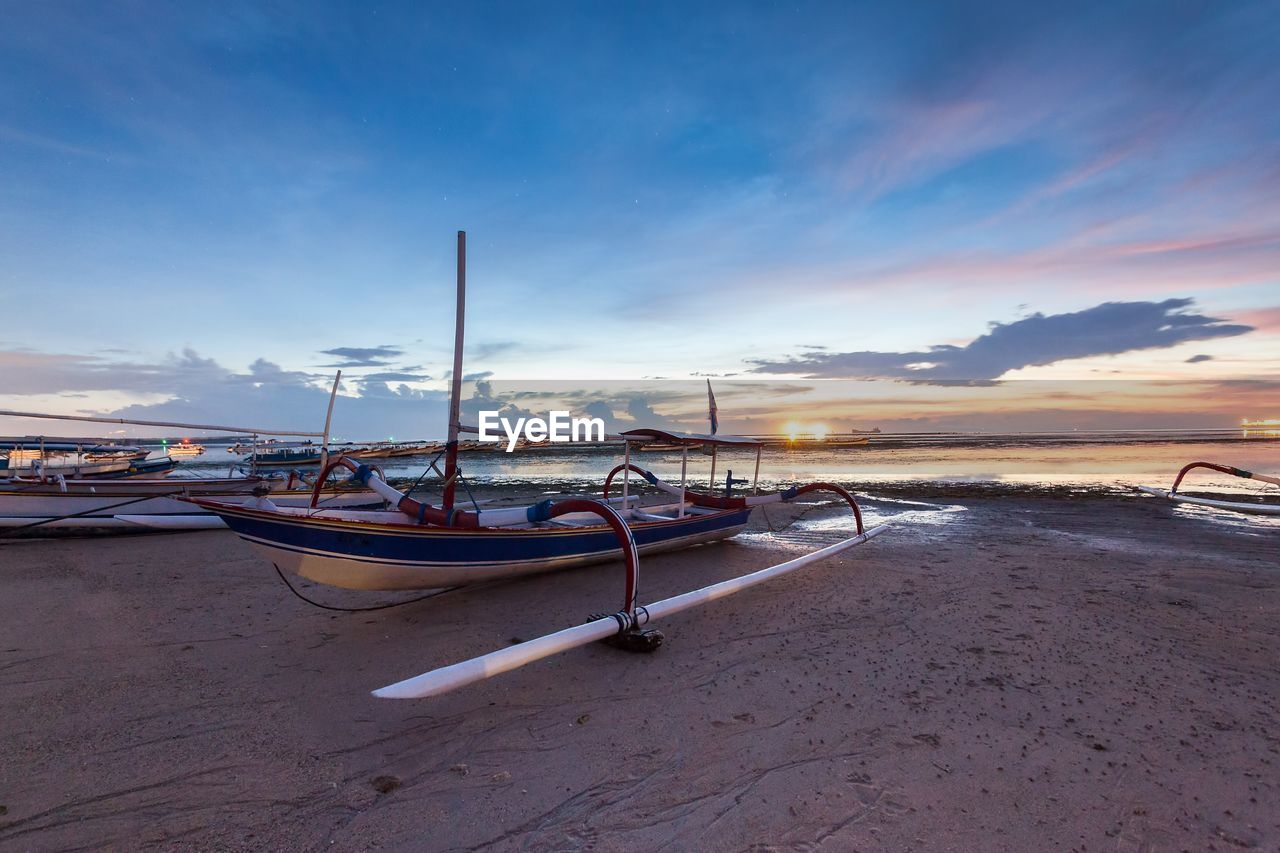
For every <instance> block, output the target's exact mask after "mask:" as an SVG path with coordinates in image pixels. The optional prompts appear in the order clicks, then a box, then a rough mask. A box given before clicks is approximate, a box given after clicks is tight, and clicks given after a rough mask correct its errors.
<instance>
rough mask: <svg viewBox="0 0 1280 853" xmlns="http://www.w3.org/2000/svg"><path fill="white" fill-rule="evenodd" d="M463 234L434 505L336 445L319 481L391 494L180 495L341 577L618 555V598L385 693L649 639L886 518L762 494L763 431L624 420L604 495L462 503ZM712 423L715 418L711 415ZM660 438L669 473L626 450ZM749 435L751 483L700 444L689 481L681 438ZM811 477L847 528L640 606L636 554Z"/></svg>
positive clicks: (370, 579) (419, 580)
mask: <svg viewBox="0 0 1280 853" xmlns="http://www.w3.org/2000/svg"><path fill="white" fill-rule="evenodd" d="M465 245H466V244H465V235H464V234H463V233H462V232H459V234H458V284H457V306H456V308H457V315H456V316H457V321H456V327H455V330H454V361H453V373H452V387H451V393H450V404H449V422H448V431H449V432H448V434H449V440H448V443H447V444H446V454H445V465H444V472H443V473H444V486H443V490H444V495H443V499H442V501H441V504H440V506H432V505H430V504H427V503H424V502H421V501H419V500H417V499H415V498H412V497H410V496H408V495H406V494H404V493H403V492H400V491H398V490H397V489H395V488H394V487H392V486H391V485H389V484H388V483H387V482H386V481H385V480H384V479H383V478H382V477H381V476H380V475H379V474H378V473H377V472H375V471H374V470H373V469H371V468H370V467H369V466H368V465H365V464H363V463H360V462H358V461H356V460H353V459H350V458H348V457H346V456H339V457H337V458H336V459H331V460H330V461H329V463H328V465H327V466H326V467H325V469H324V470H323V471H322V472H321V475H320V477H319V478H318V482H324V481H326V480H327V479H328V477H329V475H330V474H331V473H332V472H333V471H335V470H338V469H340V468H345V469H347V470H348V471H350V473H351V482H352V483H353V484H354V483H358V484H360V485H362V486H365V487H367V488H369V489H371V490H372V491H374V492H375V493H376V494H378V495H379V496H380V497H382V498H383V499H385V500H386V501H387V502H388V504H389V505H390V507H391V508H390V509H388V510H385V511H378V512H364V511H350V510H339V509H335V510H329V509H315V508H293V507H283V506H279V505H278V504H276V503H275V502H274V501H273V500H271V499H270V498H269V497H267V498H263V499H262V500H260V501H257V502H252V503H233V502H230V501H226V500H220V499H217V498H204V497H195V496H193V497H190V498H186V500H188V501H189V502H190V503H192V504H195V505H196V506H199V507H201V508H202V509H205V510H208V511H210V512H213V513H216V514H217V515H219V516H220V517H221V518H222V519H223V520H224V521H225V522H226V523H227V526H228V527H230V528H231V529H232V530H233V531H235V533H237V534H238V535H239V536H240V538H241V539H243V540H245V541H246V542H248V543H249V544H250V545H252V546H253V547H254V548H255V549H256V550H257V551H258V552H259V553H260V554H261V555H262V556H263V558H264V559H265V560H266V561H268V562H270V563H273V564H274V565H275V566H276V567H277V568H278V569H280V570H281V571H285V572H290V573H293V574H296V575H298V576H300V577H304V578H307V579H309V580H312V581H315V582H318V583H323V584H328V585H330V586H336V587H341V588H345V589H362V590H383V589H401V590H402V589H432V588H439V587H450V586H458V585H463V584H473V583H480V582H485V581H492V580H498V579H511V578H516V577H521V576H524V575H531V574H534V573H539V572H550V571H554V570H560V569H566V568H570V567H573V566H583V565H589V564H595V563H602V562H608V561H612V560H618V559H621V560H623V561H624V563H625V565H626V584H625V590H624V592H625V594H624V597H623V606H622V609H621V610H619V611H618V612H617V613H614V614H612V615H609V616H604V617H600V618H593V619H592V620H591V621H590V622H588V623H587V625H584V626H579V628H577V629H567V630H566V631H561V632H558V633H556V634H552V635H549V636H548V637H543V638H541V639H539V640H532V641H529V642H527V643H523V644H520V645H518V646H514V647H512V648H511V649H505V650H502V651H501V652H496V653H494V654H493V655H487V656H484V657H482V658H477V659H475V660H472V661H464V662H462V663H459V664H454V665H452V666H450V667H445V668H444V669H441V670H438V671H434V672H431V673H426V674H424V675H422V676H418V677H415V678H413V679H409V680H407V681H405V682H402V683H399V684H396V685H392V686H390V687H387V688H383V689H382V690H379V691H375V695H377V696H381V697H385V698H418V697H424V696H431V695H436V694H438V693H441V692H444V691H446V690H452V689H454V688H456V687H459V686H462V685H463V684H467V683H470V682H472V681H477V680H479V679H481V678H487V677H489V676H490V675H494V674H497V673H499V672H504V671H506V670H508V669H512V668H514V667H517V666H522V665H524V664H526V663H529V662H531V661H533V660H538V659H540V658H542V657H546V656H548V655H550V654H555V653H557V652H560V651H564V650H565V649H568V648H572V647H574V646H576V645H584V644H585V643H587V642H591V641H593V640H598V639H604V638H606V637H610V636H614V637H615V638H616V639H617V641H618V642H620V643H622V644H625V645H630V646H632V647H634V648H645V647H649V648H651V647H652V646H653V645H654V644H656V642H657V641H660V639H661V635H660V634H658V633H657V632H655V631H653V630H652V629H645V628H644V627H643V626H644V625H645V624H647V623H648V622H649V621H651V620H652V619H655V618H657V617H658V616H659V615H665V614H667V613H674V612H677V611H678V610H683V609H685V608H687V607H690V606H693V605H695V604H702V603H707V602H709V601H712V600H714V599H717V598H720V597H722V596H724V595H728V594H730V593H732V592H737V591H739V590H740V589H746V588H748V587H750V586H753V585H754V584H756V583H760V582H762V581H764V580H767V579H769V578H772V577H776V576H778V575H780V574H785V573H786V572H789V571H793V570H795V569H798V568H800V567H801V566H803V565H807V564H809V563H810V562H812V561H814V560H817V559H822V558H823V557H826V556H830V555H832V554H835V553H839V552H840V551H843V550H845V549H847V548H851V547H853V546H855V545H861V544H862V543H864V542H866V541H868V540H870V539H871V538H872V537H874V536H876V535H878V534H880V533H881V532H883V531H884V530H885V528H884V527H883V526H879V527H875V528H871V529H866V528H864V526H863V522H862V513H861V511H860V509H859V507H858V504H857V501H855V500H854V498H853V496H852V495H850V494H849V493H848V492H847V491H846V490H844V489H843V488H841V487H840V486H838V485H834V484H830V483H812V484H809V485H806V486H796V487H792V488H789V489H786V490H784V491H780V492H773V493H769V494H760V493H759V490H758V481H759V473H760V449H761V445H760V442H759V441H757V440H756V439H753V438H747V437H741V436H718V435H694V434H685V433H673V432H668V431H665V430H657V429H634V430H630V431H628V432H625V433H623V434H622V435H621V436H618V437H617V438H619V439H621V440H622V442H623V448H624V458H623V461H622V463H621V464H619V465H617V466H616V467H615V468H614V469H613V470H612V471H610V472H609V474H608V475H607V476H606V477H605V480H604V495H603V497H602V498H599V499H596V498H587V497H569V498H564V499H554V498H551V499H547V500H543V501H541V502H539V503H536V504H533V505H531V506H522V507H509V508H508V507H504V508H498V509H488V508H483V509H482V508H481V507H480V506H478V505H477V506H474V507H473V508H472V509H470V510H468V509H463V508H461V507H459V506H458V505H457V504H456V500H455V499H456V493H457V486H458V481H459V477H460V474H461V472H460V470H459V467H458V455H459V452H460V451H461V450H463V449H464V446H463V443H462V442H459V440H458V435H459V433H460V432H462V431H464V430H466V431H469V432H474V431H475V430H474V428H471V427H464V426H463V425H462V423H461V422H460V418H459V411H460V406H461V399H462V376H463V370H462V352H463V312H464V308H463V306H464V302H465ZM713 424H714V418H713ZM653 444H665V445H667V446H669V447H672V448H679V449H680V450H681V452H682V454H683V458H682V462H681V478H680V483H679V485H675V484H672V483H667V482H665V481H663V480H661V479H659V478H658V477H657V476H656V475H654V474H653V473H652V472H650V471H647V470H645V469H643V468H640V467H637V466H635V465H633V464H631V448H632V446H633V445H637V446H648V445H653ZM704 445H705V446H710V447H712V448H713V450H715V449H718V448H723V447H736V448H750V449H753V450H755V451H756V468H755V471H756V476H755V483H754V484H753V485H752V486H751V487H750V492H746V491H743V492H739V493H735V492H734V487H735V486H738V485H745V484H746V482H747V480H746V479H745V478H741V479H735V478H733V476H732V472H729V474H728V475H727V476H726V477H725V481H724V488H723V491H721V490H720V487H719V486H717V485H716V476H715V466H716V456H715V455H714V453H713V455H712V457H711V477H710V482H711V483H712V489H711V491H710V492H707V493H702V492H698V491H695V490H694V489H691V488H689V486H688V479H687V473H688V461H689V450H690V449H692V448H698V447H702V446H704ZM619 474H620V475H621V479H622V494H621V496H620V497H618V498H614V499H611V498H610V497H609V488H610V486H611V485H612V482H613V480H614V479H615V478H616V477H617V476H618V475H619ZM632 474H636V475H638V476H639V477H640V478H641V479H642V480H643V481H644V482H646V483H648V484H650V485H651V486H654V487H656V488H658V489H659V490H660V491H661V492H663V493H664V498H663V501H662V502H661V503H658V504H656V505H648V506H640V505H638V504H637V503H636V502H634V498H633V495H632V494H631V489H630V486H631V482H632ZM814 491H829V492H833V493H835V494H836V495H837V496H839V497H840V498H841V499H842V500H844V501H845V502H847V504H848V505H849V506H850V508H851V509H852V521H853V523H854V525H853V526H854V529H853V531H851V532H852V535H851V536H849V537H848V538H846V539H844V540H842V541H841V542H838V543H835V544H833V545H831V546H828V547H827V548H824V549H821V550H819V551H816V552H814V553H812V554H809V555H806V556H805V557H802V558H798V559H795V560H789V561H787V562H786V563H782V564H779V565H777V566H773V567H770V568H769V569H765V570H761V571H760V572H756V573H753V574H752V575H748V576H744V577H741V578H735V579H733V580H731V581H725V582H723V583H721V584H716V585H713V586H711V587H707V588H705V589H702V590H694V591H692V592H689V593H685V594H684V595H682V596H677V597H676V598H674V599H669V600H667V601H664V602H658V603H656V604H653V605H649V606H641V605H640V604H639V603H638V601H637V599H636V589H637V585H638V582H639V557H640V555H641V554H647V553H655V552H658V551H668V550H673V549H677V548H686V547H689V546H692V545H699V544H705V543H710V542H717V541H720V540H723V539H727V538H729V537H731V536H733V535H734V534H736V533H738V532H739V531H741V530H742V529H743V528H744V527H745V526H746V524H747V522H748V519H749V518H750V516H751V513H752V510H753V509H754V508H755V507H756V506H760V505H764V504H770V503H777V502H782V501H790V500H794V499H795V498H798V497H800V496H802V495H805V494H809V493H812V492H814Z"/></svg>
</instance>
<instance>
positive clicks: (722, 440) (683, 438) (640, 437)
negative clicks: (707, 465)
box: [622, 428, 760, 447]
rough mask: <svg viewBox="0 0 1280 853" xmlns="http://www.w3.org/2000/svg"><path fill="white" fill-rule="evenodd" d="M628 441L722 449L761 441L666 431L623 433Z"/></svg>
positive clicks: (755, 443) (641, 430) (631, 431)
mask: <svg viewBox="0 0 1280 853" xmlns="http://www.w3.org/2000/svg"><path fill="white" fill-rule="evenodd" d="M622 437H623V438H625V439H626V440H627V441H665V442H668V443H670V444H683V445H686V446H693V445H698V444H716V445H720V446H721V447H742V446H756V445H759V444H760V441H759V439H755V438H747V437H746V436H745V435H702V434H700V433H696V432H668V431H667V430H665V429H649V428H645V429H629V430H627V431H626V432H624V433H622Z"/></svg>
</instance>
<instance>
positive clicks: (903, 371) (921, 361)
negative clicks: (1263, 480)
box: [748, 299, 1253, 382]
mask: <svg viewBox="0 0 1280 853" xmlns="http://www.w3.org/2000/svg"><path fill="white" fill-rule="evenodd" d="M1191 304H1192V300H1190V299H1166V300H1163V301H1161V302H1106V303H1103V304H1102V305H1096V306H1094V307H1093V308H1087V309H1085V310H1083V311H1076V312H1072V313H1067V314H1050V315H1045V314H1040V313H1036V314H1032V315H1031V316H1030V317H1026V318H1023V319H1021V320H1016V321H1014V322H1012V323H992V324H991V328H990V331H988V332H987V333H986V334H984V335H981V336H980V337H977V338H975V339H974V340H972V341H970V342H969V343H968V344H965V345H964V346H954V345H950V344H941V345H938V346H933V347H930V348H929V349H928V350H923V351H917V352H873V351H866V350H864V351H858V352H808V353H805V354H804V355H802V356H793V357H791V358H787V359H783V360H778V361H770V360H767V359H750V360H749V362H748V363H750V364H752V365H753V367H752V370H753V371H754V372H757V373H796V374H801V375H804V376H806V377H810V378H890V379H912V380H923V381H930V382H932V381H939V380H942V381H957V380H960V381H966V380H991V379H997V378H999V377H1000V376H1002V375H1004V374H1005V373H1007V372H1009V371H1011V370H1017V369H1019V368H1022V367H1035V366H1042V365H1047V364H1053V363H1055V362H1058V361H1065V360H1067V359H1073V358H1085V357H1088V356H1097V355H1117V354H1119V353H1124V352H1132V351H1134V350H1143V349H1158V348H1162V347H1171V346H1174V345H1176V344H1180V343H1184V342H1187V341H1203V340H1209V339H1212V338H1222V337H1230V336H1234V335H1243V334H1245V333H1246V332H1251V331H1253V327H1252V326H1246V325H1241V324H1233V323H1226V322H1224V321H1223V320H1220V319H1218V318H1215V317H1206V316H1204V315H1202V314H1191V313H1186V312H1184V310H1183V309H1186V308H1189V307H1190V306H1191Z"/></svg>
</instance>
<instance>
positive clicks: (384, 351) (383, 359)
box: [320, 344, 404, 367]
mask: <svg viewBox="0 0 1280 853" xmlns="http://www.w3.org/2000/svg"><path fill="white" fill-rule="evenodd" d="M320 354H321V355H331V356H333V357H334V358H340V359H342V361H339V362H336V363H334V364H322V365H320V366H321V367H385V366H386V365H388V364H390V363H391V362H392V361H393V360H394V359H396V358H398V357H399V356H402V355H404V350H403V349H401V348H400V347H395V346H391V345H390V344H382V345H381V346H376V347H334V348H333V349H325V350H320Z"/></svg>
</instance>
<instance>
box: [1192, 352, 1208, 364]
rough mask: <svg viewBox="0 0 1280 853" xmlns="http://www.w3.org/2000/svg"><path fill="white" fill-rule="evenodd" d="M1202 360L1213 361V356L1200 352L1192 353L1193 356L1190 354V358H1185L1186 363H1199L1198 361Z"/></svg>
mask: <svg viewBox="0 0 1280 853" xmlns="http://www.w3.org/2000/svg"><path fill="white" fill-rule="evenodd" d="M1202 361H1213V356H1211V355H1205V354H1203V353H1201V354H1200V355H1193V356H1191V358H1189V359H1187V361H1186V363H1187V364H1199V363H1200V362H1202Z"/></svg>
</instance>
